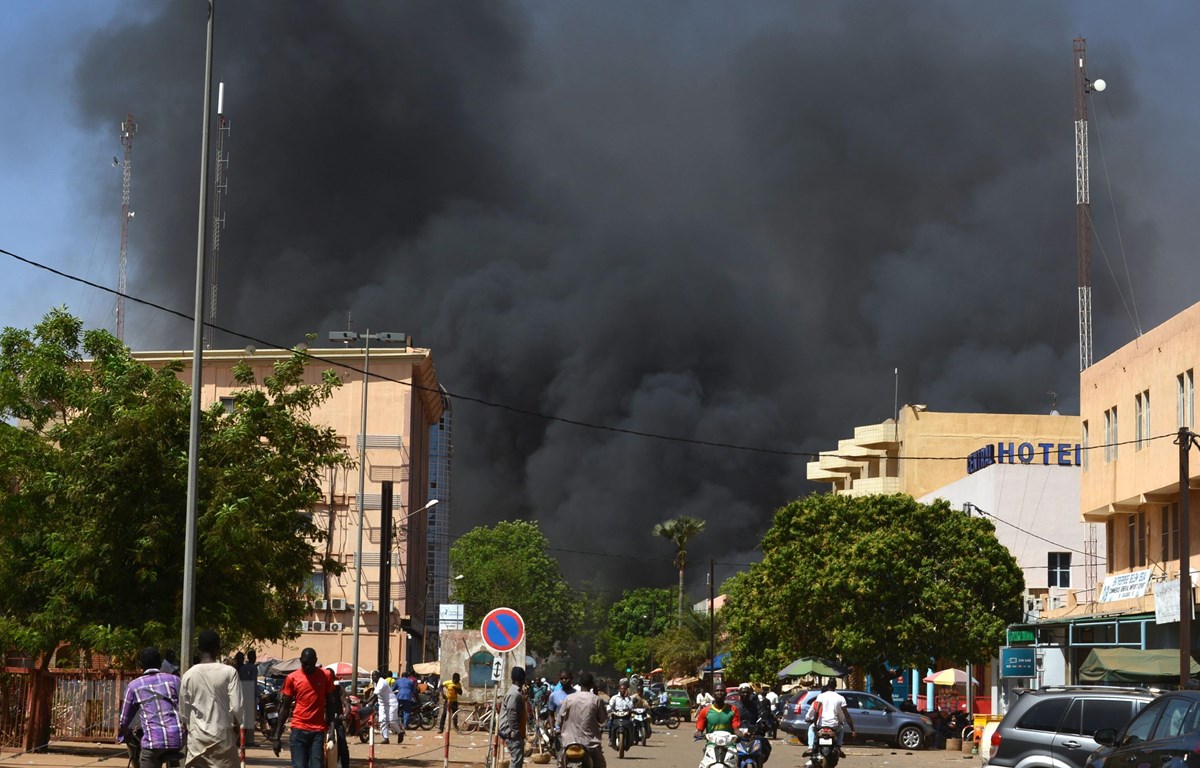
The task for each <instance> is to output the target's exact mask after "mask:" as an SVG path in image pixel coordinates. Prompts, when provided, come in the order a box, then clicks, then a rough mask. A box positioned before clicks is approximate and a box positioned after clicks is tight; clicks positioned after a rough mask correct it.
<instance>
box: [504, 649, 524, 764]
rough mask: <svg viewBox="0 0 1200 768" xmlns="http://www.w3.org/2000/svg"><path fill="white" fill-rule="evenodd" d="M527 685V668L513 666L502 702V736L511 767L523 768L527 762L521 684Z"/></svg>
mask: <svg viewBox="0 0 1200 768" xmlns="http://www.w3.org/2000/svg"><path fill="white" fill-rule="evenodd" d="M523 685H525V668H524V667H513V669H512V685H511V686H509V689H508V693H506V694H504V701H503V702H501V703H500V720H499V721H498V722H499V727H500V738H502V739H504V745H505V746H506V747H508V754H509V758H510V768H521V766H522V765H524V763H525V725H526V721H525V717H526V716H525V696H524V695H523V694H522V693H521V686H523Z"/></svg>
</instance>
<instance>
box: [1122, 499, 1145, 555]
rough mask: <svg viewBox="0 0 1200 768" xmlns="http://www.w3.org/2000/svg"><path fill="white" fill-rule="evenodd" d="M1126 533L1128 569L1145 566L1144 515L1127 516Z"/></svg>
mask: <svg viewBox="0 0 1200 768" xmlns="http://www.w3.org/2000/svg"><path fill="white" fill-rule="evenodd" d="M1125 521H1126V532H1127V534H1128V538H1129V541H1128V544H1129V562H1128V565H1129V567H1130V568H1133V567H1134V566H1138V565H1145V564H1146V513H1145V512H1136V513H1134V514H1132V515H1127V516H1126V518H1125Z"/></svg>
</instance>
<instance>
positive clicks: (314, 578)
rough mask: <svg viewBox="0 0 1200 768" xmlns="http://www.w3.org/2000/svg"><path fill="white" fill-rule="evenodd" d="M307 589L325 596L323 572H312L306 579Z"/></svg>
mask: <svg viewBox="0 0 1200 768" xmlns="http://www.w3.org/2000/svg"><path fill="white" fill-rule="evenodd" d="M308 588H309V590H311V591H312V592H315V593H316V594H318V595H323V594H325V572H324V571H313V572H312V573H311V574H309V577H308Z"/></svg>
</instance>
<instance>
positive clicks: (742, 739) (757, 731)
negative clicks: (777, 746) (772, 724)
mask: <svg viewBox="0 0 1200 768" xmlns="http://www.w3.org/2000/svg"><path fill="white" fill-rule="evenodd" d="M770 757H771V742H769V741H767V739H766V738H765V736H764V728H763V726H762V724H761V723H760V724H758V725H756V726H755V727H754V728H742V729H741V731H740V732H739V733H738V741H737V762H738V768H763V763H765V762H767V759H768V758H770Z"/></svg>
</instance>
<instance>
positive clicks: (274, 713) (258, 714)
mask: <svg viewBox="0 0 1200 768" xmlns="http://www.w3.org/2000/svg"><path fill="white" fill-rule="evenodd" d="M254 690H255V693H256V694H257V700H256V701H255V702H254V717H255V721H256V723H257V725H258V730H259V732H260V733H262V735H263V736H266V737H267V738H268V739H274V738H275V724H276V723H277V722H278V721H279V690H278V689H277V688H276V687H275V686H274V685H272V684H271V683H258V684H257V685H256V686H255V689H254Z"/></svg>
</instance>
